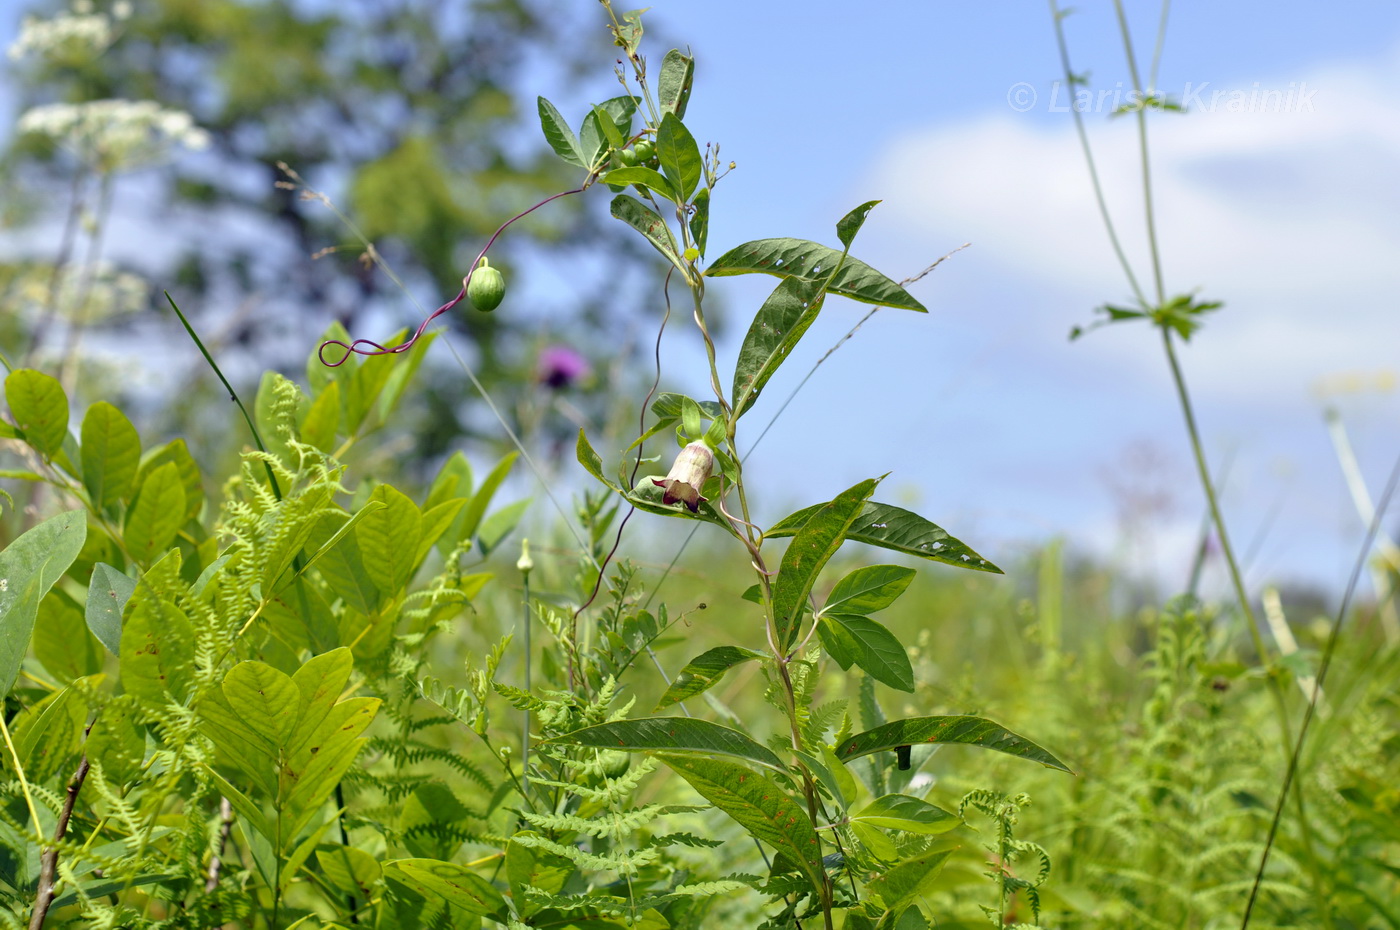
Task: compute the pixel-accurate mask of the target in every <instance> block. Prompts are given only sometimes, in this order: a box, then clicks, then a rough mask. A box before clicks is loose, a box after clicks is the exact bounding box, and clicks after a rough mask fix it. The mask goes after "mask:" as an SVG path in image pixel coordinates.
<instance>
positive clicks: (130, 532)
mask: <svg viewBox="0 0 1400 930" xmlns="http://www.w3.org/2000/svg"><path fill="white" fill-rule="evenodd" d="M184 517H185V489H184V486H183V482H182V481H181V479H180V470H179V469H178V468H177V467H176V465H175V463H174V462H166V463H165V464H164V465H162V466H160V467H159V468H157V469H156V470H155V471H153V472H151V473H150V474H148V475H147V476H146V480H145V481H143V482H141V489H140V490H139V491H137V492H136V500H135V501H133V502H132V505H131V510H130V511H128V512H127V515H126V527H125V528H124V529H123V530H122V538H123V539H124V540H125V541H126V548H127V551H128V552H130V553H131V557H132V558H133V559H135V560H136V562H137V563H138V564H141V565H149V564H150V563H151V561H152V560H154V559H155V558H156V556H158V555H160V554H161V553H163V552H165V550H166V549H168V548H169V547H170V544H171V543H173V542H174V541H175V534H176V533H177V532H179V530H180V526H181V525H182V524H183V523H184V522H185V521H184Z"/></svg>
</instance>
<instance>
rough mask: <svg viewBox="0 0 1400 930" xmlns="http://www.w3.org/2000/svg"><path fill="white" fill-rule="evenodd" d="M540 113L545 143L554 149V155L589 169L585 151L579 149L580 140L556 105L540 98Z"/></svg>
mask: <svg viewBox="0 0 1400 930" xmlns="http://www.w3.org/2000/svg"><path fill="white" fill-rule="evenodd" d="M539 112H540V128H542V129H543V130H544V138H545V141H546V142H548V143H549V147H550V148H552V149H554V154H556V155H558V156H559V157H560V158H562V159H564V160H565V161H566V162H568V163H569V164H571V165H577V166H578V167H580V168H586V167H588V166H587V165H586V164H584V158H583V150H582V149H581V148H579V144H578V138H577V137H576V136H575V135H574V131H573V130H572V129H570V128H569V124H568V123H567V122H565V120H564V117H563V116H561V115H560V113H559V111H558V110H557V109H555V107H554V104H552V103H550V102H549V101H548V100H546V99H544V98H543V97H541V98H539Z"/></svg>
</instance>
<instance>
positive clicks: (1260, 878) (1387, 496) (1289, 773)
mask: <svg viewBox="0 0 1400 930" xmlns="http://www.w3.org/2000/svg"><path fill="white" fill-rule="evenodd" d="M1397 485H1400V458H1397V459H1396V461H1395V464H1394V466H1392V468H1391V471H1390V477H1389V479H1387V481H1386V484H1385V490H1384V491H1382V492H1381V497H1380V501H1379V502H1378V504H1377V506H1376V512H1375V515H1374V516H1373V517H1372V518H1371V523H1370V526H1368V527H1367V528H1366V537H1365V539H1364V540H1363V541H1362V544H1361V548H1360V550H1359V551H1358V552H1357V556H1356V562H1355V563H1354V564H1353V565H1352V569H1351V577H1350V578H1348V579H1347V587H1346V592H1345V593H1344V594H1343V595H1342V602H1341V604H1340V606H1338V608H1337V615H1336V616H1335V617H1333V618H1332V629H1331V630H1330V631H1329V632H1328V634H1327V645H1326V646H1325V647H1324V648H1323V650H1322V661H1321V662H1320V663H1318V667H1317V683H1316V684H1315V685H1314V686H1313V692H1312V697H1311V698H1310V699H1309V701H1308V705H1307V709H1306V710H1304V711H1303V722H1302V725H1301V726H1299V728H1298V736H1297V737H1296V738H1295V739H1294V741H1293V751H1292V752H1291V753H1290V754H1289V757H1288V768H1287V770H1286V771H1285V772H1284V776H1283V787H1282V788H1280V789H1279V796H1278V803H1277V804H1275V805H1274V816H1273V819H1272V820H1271V821H1270V823H1269V835H1268V837H1267V838H1266V839H1265V841H1264V851H1263V852H1262V853H1261V854H1260V856H1259V869H1258V871H1256V872H1255V873H1254V883H1253V884H1252V885H1251V886H1250V889H1249V899H1248V900H1247V901H1246V902H1245V907H1244V917H1243V919H1242V920H1241V921H1240V930H1248V927H1249V919H1250V916H1251V915H1252V914H1253V912H1254V904H1255V902H1256V900H1257V899H1258V897H1259V888H1260V886H1261V885H1263V883H1264V869H1265V867H1266V866H1267V865H1268V864H1269V852H1270V851H1271V850H1272V849H1273V846H1274V840H1275V838H1276V837H1277V836H1278V828H1279V822H1280V821H1281V820H1282V818H1283V808H1284V806H1285V804H1286V803H1287V800H1288V792H1289V790H1290V789H1291V788H1292V787H1293V781H1294V778H1295V777H1296V776H1297V773H1298V765H1299V760H1300V759H1301V758H1302V753H1303V743H1304V741H1305V740H1306V739H1307V736H1308V728H1309V727H1310V726H1311V725H1312V721H1313V717H1314V716H1315V715H1316V713H1317V701H1318V695H1320V694H1321V693H1322V687H1323V685H1324V683H1325V682H1326V679H1327V672H1328V670H1329V669H1330V668H1331V667H1332V657H1333V656H1334V655H1335V654H1336V651H1337V642H1338V640H1339V639H1340V634H1341V631H1342V623H1343V622H1344V621H1345V620H1346V616H1347V613H1348V612H1349V611H1350V610H1351V601H1352V598H1353V596H1354V595H1355V594H1356V587H1357V583H1358V582H1359V581H1360V579H1361V572H1362V570H1363V569H1364V568H1365V567H1366V560H1367V558H1368V557H1369V555H1370V553H1371V547H1372V546H1374V545H1375V543H1376V536H1377V534H1378V533H1379V532H1380V526H1381V519H1382V518H1383V517H1384V516H1385V512H1386V509H1387V508H1388V507H1389V506H1390V501H1391V498H1393V497H1394V496H1395V489H1396V486H1397ZM1324 914H1327V912H1326V910H1325V909H1324ZM1327 916H1328V922H1329V923H1330V922H1331V920H1330V914H1327Z"/></svg>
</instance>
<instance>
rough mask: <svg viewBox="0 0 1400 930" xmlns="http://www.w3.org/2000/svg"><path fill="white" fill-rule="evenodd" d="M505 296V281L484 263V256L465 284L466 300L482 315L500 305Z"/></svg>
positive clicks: (498, 273) (497, 272)
mask: <svg viewBox="0 0 1400 930" xmlns="http://www.w3.org/2000/svg"><path fill="white" fill-rule="evenodd" d="M505 296H506V279H505V278H503V277H501V273H500V272H499V271H497V270H496V269H495V268H492V267H491V266H490V265H489V264H487V262H486V258H485V256H483V257H482V259H481V262H480V263H479V264H478V265H477V266H476V270H475V271H473V272H472V277H471V281H470V282H468V283H467V298H468V299H469V300H470V301H471V302H472V306H473V307H475V308H476V309H478V310H480V311H481V312H482V313H490V312H491V311H492V310H495V309H496V308H497V307H499V306H500V305H501V301H502V300H504V299H505Z"/></svg>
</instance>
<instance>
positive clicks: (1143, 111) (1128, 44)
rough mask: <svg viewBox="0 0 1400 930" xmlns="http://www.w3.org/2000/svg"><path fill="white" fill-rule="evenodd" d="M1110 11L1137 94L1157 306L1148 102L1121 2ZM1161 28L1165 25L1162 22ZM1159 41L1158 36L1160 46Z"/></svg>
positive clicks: (1160, 290)
mask: <svg viewBox="0 0 1400 930" xmlns="http://www.w3.org/2000/svg"><path fill="white" fill-rule="evenodd" d="M1113 10H1114V12H1115V13H1116V14H1117V15H1118V29H1119V31H1120V32H1121V33H1122V34H1123V54H1124V55H1126V56H1127V57H1128V72H1129V73H1130V74H1131V75H1132V78H1133V90H1134V92H1135V93H1136V94H1137V109H1136V110H1135V111H1134V113H1133V115H1134V116H1135V117H1136V119H1137V129H1138V157H1139V160H1140V161H1141V163H1142V203H1143V209H1144V210H1145V211H1146V213H1145V220H1146V225H1147V249H1148V252H1149V254H1150V255H1151V256H1152V282H1153V285H1154V286H1155V288H1156V291H1157V304H1158V306H1160V305H1162V304H1163V303H1165V302H1166V299H1167V293H1166V289H1165V287H1164V286H1163V284H1162V252H1161V249H1159V248H1158V246H1157V219H1156V211H1155V208H1154V207H1153V200H1152V163H1151V159H1150V158H1149V156H1148V148H1147V101H1146V98H1145V97H1144V89H1143V86H1142V77H1141V75H1140V74H1139V73H1138V66H1137V56H1136V54H1135V53H1134V52H1133V37H1132V35H1131V34H1130V33H1129V32H1128V16H1127V14H1126V13H1125V12H1124V11H1123V0H1113ZM1162 22H1163V26H1164V27H1165V25H1166V20H1165V18H1164V19H1163V21H1162ZM1160 40H1161V37H1160V36H1159V42H1160Z"/></svg>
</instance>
